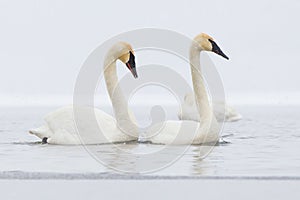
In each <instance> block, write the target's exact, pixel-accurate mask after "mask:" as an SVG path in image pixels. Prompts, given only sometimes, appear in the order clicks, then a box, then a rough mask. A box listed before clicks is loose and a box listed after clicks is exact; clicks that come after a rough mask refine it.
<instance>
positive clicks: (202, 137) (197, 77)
mask: <svg viewBox="0 0 300 200" xmlns="http://www.w3.org/2000/svg"><path fill="white" fill-rule="evenodd" d="M201 51H212V52H214V53H216V54H218V55H220V56H222V57H224V58H226V59H228V57H227V56H226V55H225V54H224V53H223V52H222V51H221V49H220V48H219V47H218V45H217V44H216V42H215V41H214V40H213V38H211V37H210V36H208V35H207V34H204V33H202V34H200V35H198V36H196V37H195V38H194V41H193V43H192V44H191V47H190V65H191V74H192V80H193V89H194V92H195V101H196V102H197V104H196V105H197V111H198V114H199V116H200V117H199V118H200V123H199V122H196V121H187V120H183V121H164V122H161V123H158V124H155V125H153V126H151V127H150V128H149V129H148V130H146V132H145V136H146V137H147V138H146V140H148V141H150V142H152V143H158V144H175V145H178V144H179V145H180V144H182V145H184V144H202V143H211V142H217V141H218V140H219V131H220V127H219V124H218V122H217V120H216V118H215V116H214V114H213V110H212V108H211V107H210V105H209V100H208V94H207V92H206V89H205V86H204V81H203V77H202V74H201V68H200V53H201ZM182 130H183V131H182ZM195 130H196V132H195Z"/></svg>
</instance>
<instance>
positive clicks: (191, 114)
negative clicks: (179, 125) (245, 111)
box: [178, 93, 243, 122]
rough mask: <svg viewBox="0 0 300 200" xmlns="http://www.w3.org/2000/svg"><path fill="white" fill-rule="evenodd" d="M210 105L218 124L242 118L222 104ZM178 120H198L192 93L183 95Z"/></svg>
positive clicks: (232, 109) (229, 107) (214, 103)
mask: <svg viewBox="0 0 300 200" xmlns="http://www.w3.org/2000/svg"><path fill="white" fill-rule="evenodd" d="M212 105H213V106H212V107H213V112H214V115H215V116H216V118H217V120H218V121H219V122H221V121H223V120H224V121H225V122H234V121H238V120H241V119H242V118H243V117H242V115H241V114H239V113H238V112H237V111H236V110H235V109H234V108H233V107H231V106H229V105H227V104H225V103H224V102H213V103H212ZM178 118H179V119H180V120H193V121H199V120H200V117H199V113H198V111H197V107H196V103H195V95H194V94H193V93H187V94H186V95H185V97H184V101H183V103H182V104H181V110H179V112H178Z"/></svg>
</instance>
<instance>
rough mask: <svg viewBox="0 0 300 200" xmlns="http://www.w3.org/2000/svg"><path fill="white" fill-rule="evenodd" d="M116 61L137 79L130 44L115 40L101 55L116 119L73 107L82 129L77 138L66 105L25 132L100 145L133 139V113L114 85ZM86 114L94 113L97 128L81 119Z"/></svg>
mask: <svg viewBox="0 0 300 200" xmlns="http://www.w3.org/2000/svg"><path fill="white" fill-rule="evenodd" d="M117 60H120V61H122V62H123V63H124V64H126V66H127V68H128V69H129V70H130V71H131V73H132V75H133V76H134V77H135V78H137V72H136V68H135V58H134V54H133V50H132V47H131V46H130V45H129V44H127V43H125V42H119V43H117V44H115V45H114V46H112V48H111V49H110V50H109V51H108V53H107V55H106V57H105V61H104V77H105V81H106V87H107V90H108V93H109V96H110V99H111V101H112V105H113V107H114V112H115V116H116V119H117V120H116V119H114V118H113V117H112V116H111V115H108V114H107V113H105V112H103V111H102V110H99V109H96V108H92V107H79V108H77V109H78V111H79V113H80V115H82V116H79V117H80V123H79V124H80V127H83V129H84V133H81V134H80V137H79V135H78V133H77V127H76V124H75V121H74V111H73V106H67V107H63V108H61V109H58V110H56V111H54V112H51V113H50V114H48V115H47V116H46V117H45V122H46V124H45V125H44V126H42V127H40V128H37V129H32V130H30V131H29V133H31V134H33V135H36V136H37V137H39V138H40V139H42V142H43V143H50V144H81V143H82V142H81V141H84V144H101V143H109V142H125V141H132V140H137V139H138V128H137V126H136V124H135V119H134V116H133V115H132V113H131V112H130V111H129V110H128V106H127V102H126V101H125V99H124V97H123V94H122V92H121V89H120V87H119V86H118V77H117V72H116V61H117ZM76 112H77V111H76ZM87 113H95V116H96V120H97V122H98V125H99V128H100V130H101V131H99V128H98V126H93V125H92V124H91V122H90V121H89V119H88V118H85V114H87ZM120 123H121V124H120ZM119 127H122V130H123V131H124V130H130V134H127V133H124V132H122V131H121V130H120V128H119ZM123 128H124V129H123ZM101 132H102V133H103V134H101Z"/></svg>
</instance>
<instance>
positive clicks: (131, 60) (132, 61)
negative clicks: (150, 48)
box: [126, 51, 138, 78]
mask: <svg viewBox="0 0 300 200" xmlns="http://www.w3.org/2000/svg"><path fill="white" fill-rule="evenodd" d="M129 55H130V56H129V60H128V62H127V63H126V66H127V68H128V69H129V70H130V71H131V73H132V75H133V76H134V78H137V77H138V75H137V73H136V68H135V57H134V55H133V53H132V52H131V51H129Z"/></svg>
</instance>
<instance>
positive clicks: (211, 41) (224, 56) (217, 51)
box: [208, 39, 229, 60]
mask: <svg viewBox="0 0 300 200" xmlns="http://www.w3.org/2000/svg"><path fill="white" fill-rule="evenodd" d="M208 40H209V41H210V43H211V45H212V52H214V53H216V54H218V55H220V56H222V57H223V58H226V59H227V60H229V58H228V57H227V56H226V55H225V54H224V53H223V51H222V50H221V49H220V47H219V46H218V45H217V43H216V42H215V41H213V40H211V39H208Z"/></svg>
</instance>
